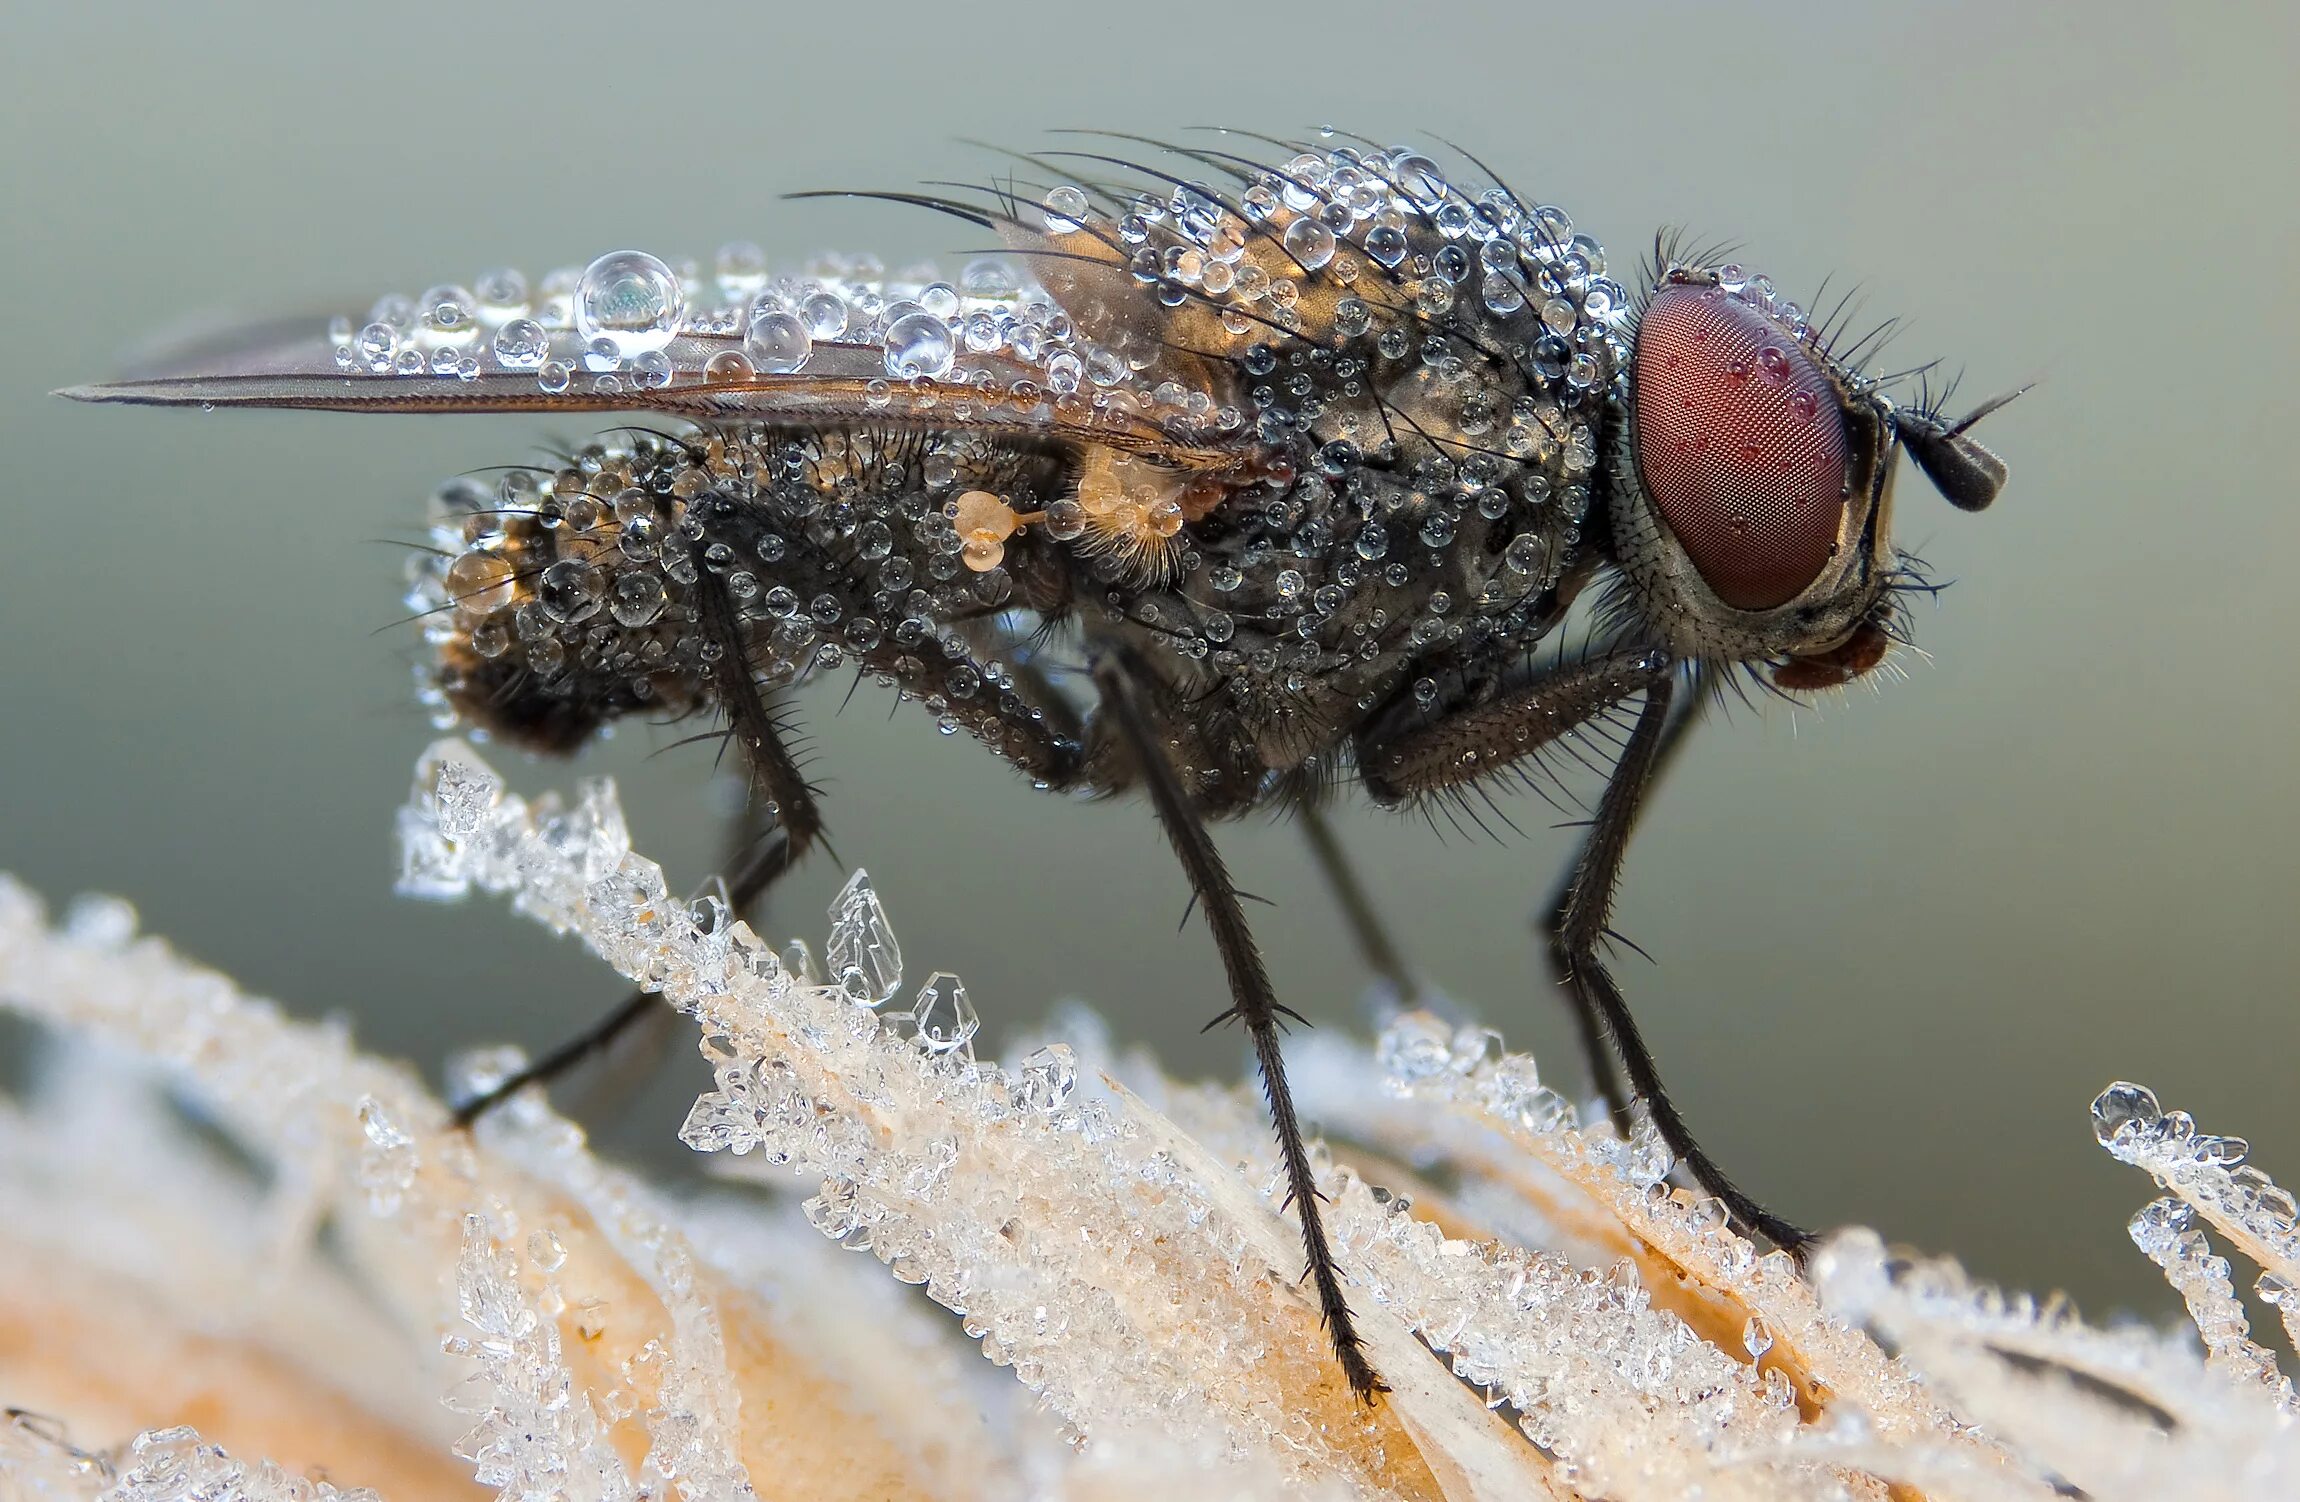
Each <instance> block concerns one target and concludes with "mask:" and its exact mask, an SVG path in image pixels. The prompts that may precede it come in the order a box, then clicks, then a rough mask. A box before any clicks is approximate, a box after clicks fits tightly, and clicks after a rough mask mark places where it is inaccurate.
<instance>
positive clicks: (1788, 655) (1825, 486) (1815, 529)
mask: <svg viewBox="0 0 2300 1502" xmlns="http://www.w3.org/2000/svg"><path fill="white" fill-rule="evenodd" d="M1993 405H1994V404H1992V406H1991V407H1988V408H1983V409H1982V411H1981V412H1977V413H1975V414H1973V416H1971V417H1969V418H1967V419H1965V421H1964V422H1962V423H1960V424H1957V425H1956V426H1954V427H1950V426H1946V425H1944V424H1942V423H1941V422H1939V420H1938V419H1937V418H1935V417H1934V416H1933V415H1931V414H1930V413H1927V412H1921V411H1914V410H1910V411H1903V410H1901V409H1898V408H1896V407H1895V406H1894V405H1893V404H1892V403H1891V402H1890V401H1888V400H1887V399H1886V398H1885V397H1884V396H1883V395H1882V394H1881V393H1880V392H1878V391H1877V390H1876V388H1875V383H1874V382H1872V381H1870V380H1869V379H1867V378H1866V377H1864V376H1862V375H1861V374H1859V373H1858V372H1856V371H1854V370H1852V369H1851V368H1849V367H1848V366H1847V365H1845V364H1843V363H1841V362H1840V361H1839V360H1838V359H1836V358H1835V357H1834V356H1832V355H1831V354H1830V352H1829V350H1828V349H1827V348H1826V346H1825V344H1824V342H1823V340H1822V339H1821V338H1820V337H1819V336H1818V335H1816V333H1815V332H1814V330H1813V329H1812V328H1811V326H1810V325H1808V324H1807V323H1805V321H1804V320H1803V318H1802V316H1801V314H1800V312H1799V310H1798V309H1797V308H1796V306H1795V305H1794V304H1792V303H1784V302H1779V301H1776V300H1775V299H1774V297H1773V296H1772V294H1771V291H1770V287H1769V285H1768V284H1767V283H1766V281H1765V279H1764V278H1762V277H1759V278H1756V279H1755V280H1753V281H1752V280H1750V279H1748V278H1746V277H1745V276H1744V275H1743V273H1742V272H1741V270H1740V268H1738V267H1735V266H1724V267H1720V268H1716V269H1713V270H1712V269H1708V268H1701V267H1687V266H1675V265H1672V266H1668V267H1665V268H1664V270H1663V272H1662V274H1661V277H1660V280H1659V284H1658V285H1657V287H1656V288H1655V290H1654V292H1653V295H1652V296H1651V298H1650V299H1648V301H1647V304H1646V307H1645V310H1644V313H1643V315H1642V317H1641V318H1640V320H1639V323H1638V327H1637V331H1636V336H1635V340H1634V343H1633V353H1632V357H1631V379H1630V383H1629V401H1628V411H1627V422H1626V428H1625V432H1624V433H1623V435H1622V436H1621V439H1620V440H1619V441H1618V442H1617V445H1616V451H1615V461H1614V475H1613V480H1614V484H1613V491H1612V508H1613V528H1614V537H1615V545H1616V549H1617V551H1618V553H1619V561H1620V564H1621V569H1622V573H1623V576H1624V578H1625V579H1626V580H1627V588H1628V595H1629V599H1630V601H1631V604H1632V607H1633V609H1634V612H1635V613H1636V614H1637V615H1638V616H1639V617H1641V618H1642V620H1643V621H1644V623H1645V625H1646V626H1647V628H1648V629H1649V630H1650V631H1651V632H1653V633H1654V634H1655V635H1656V636H1658V637H1659V639H1660V640H1661V641H1662V642H1663V643H1664V644H1665V645H1667V646H1668V647H1669V648H1670V649H1671V650H1673V651H1675V652H1677V653H1678V654H1680V655H1682V656H1686V657H1693V658H1701V659H1707V660H1711V661H1721V662H1734V663H1760V662H1764V663H1771V664H1772V665H1773V666H1772V676H1773V681H1774V682H1775V683H1776V684H1777V685H1779V686H1780V687H1782V688H1787V689H1811V688H1825V687H1829V686H1832V685H1835V684H1840V683H1845V682H1848V681H1850V680H1851V679H1853V678H1856V677H1858V676H1860V675H1861V674H1863V673H1865V672H1867V671H1869V670H1870V669H1871V668H1874V667H1875V666H1877V664H1878V663H1880V662H1882V661H1883V660H1884V657H1885V654H1886V652H1887V650H1888V649H1889V647H1890V645H1891V642H1892V640H1893V635H1894V633H1893V629H1892V616H1893V611H1894V599H1893V585H1894V584H1895V583H1896V582H1897V581H1898V580H1900V579H1901V578H1903V577H1904V571H1903V570H1902V569H1901V568H1900V566H1899V563H1898V557H1897V555H1896V554H1895V552H1894V551H1893V546H1892V498H1893V474H1894V470H1895V468H1896V465H1897V461H1898V459H1899V457H1900V451H1901V449H1902V448H1904V447H1906V448H1908V449H1909V450H1910V451H1911V454H1912V456H1913V457H1915V458H1916V460H1917V462H1918V464H1919V466H1920V467H1921V468H1923V469H1924V470H1925V471H1926V473H1927V474H1928V475H1930V476H1931V477H1932V478H1933V480H1934V482H1935V483H1936V484H1937V485H1938V486H1939V487H1940V488H1941V490H1942V491H1943V493H1944V494H1946V495H1947V496H1948V497H1949V499H1950V500H1951V501H1952V502H1954V503H1956V504H1957V505H1959V506H1961V507H1963V508H1964V509H1967V510H1979V509H1980V508H1981V507H1984V506H1986V505H1987V504H1988V503H1989V502H1990V501H1991V500H1993V499H1994V498H1995V495H1996V490H1997V487H1998V486H1999V485H2000V484H2001V483H2002V482H2003V478H2004V468H2003V465H2002V464H2001V463H2000V462H1999V461H1998V460H1997V459H1996V458H1995V456H1993V455H1991V454H1990V453H1989V452H1988V451H1987V450H1986V449H1984V448H1982V447H1981V446H1980V445H1979V444H1977V443H1974V442H1973V441H1972V440H1970V439H1969V438H1967V437H1965V436H1964V430H1965V429H1966V428H1967V427H1969V426H1970V425H1971V424H1972V423H1973V422H1975V421H1977V420H1978V419H1979V418H1980V417H1981V416H1982V415H1985V413H1986V412H1987V411H1989V410H1993Z"/></svg>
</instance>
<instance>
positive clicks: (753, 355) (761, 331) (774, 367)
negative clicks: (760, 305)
mask: <svg viewBox="0 0 2300 1502" xmlns="http://www.w3.org/2000/svg"><path fill="white" fill-rule="evenodd" d="M814 348H815V341H814V338H813V336H811V335H810V334H808V332H807V327H806V325H805V324H803V323H801V322H800V321H799V319H798V315H796V314H794V313H785V312H782V311H780V310H779V309H767V310H764V311H762V312H759V313H755V314H753V315H752V316H751V326H750V328H749V329H748V330H746V331H745V333H744V335H743V353H745V354H746V355H748V356H750V359H751V364H752V365H753V366H755V367H757V368H758V369H760V370H763V371H765V372H767V373H768V374H770V375H782V374H785V373H787V372H790V371H793V370H796V369H798V368H799V367H800V366H801V365H804V364H806V363H807V356H808V355H810V354H812V353H814Z"/></svg>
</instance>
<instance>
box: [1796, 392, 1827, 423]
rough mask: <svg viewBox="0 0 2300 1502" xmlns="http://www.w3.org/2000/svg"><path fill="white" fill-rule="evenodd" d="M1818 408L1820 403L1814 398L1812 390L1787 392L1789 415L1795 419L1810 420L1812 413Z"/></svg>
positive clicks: (1800, 420)
mask: <svg viewBox="0 0 2300 1502" xmlns="http://www.w3.org/2000/svg"><path fill="white" fill-rule="evenodd" d="M1820 410H1821V404H1820V403H1819V402H1818V401H1816V400H1814V398H1813V393H1812V392H1810V391H1792V392H1790V393H1789V415H1790V416H1791V417H1794V418H1796V419H1797V421H1799V422H1811V421H1812V420H1813V417H1814V415H1815V414H1816V413H1818V412H1819V411H1820Z"/></svg>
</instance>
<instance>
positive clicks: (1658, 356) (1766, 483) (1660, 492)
mask: <svg viewBox="0 0 2300 1502" xmlns="http://www.w3.org/2000/svg"><path fill="white" fill-rule="evenodd" d="M1636 400H1637V472H1638V477H1639V479H1641V480H1642V481H1643V482H1644V484H1645V493H1646V494H1647V495H1649V496H1651V497H1652V498H1653V504H1654V505H1655V506H1657V507H1659V508H1660V510H1661V515H1662V517H1663V519H1664V520H1666V521H1667V522H1668V523H1669V530H1670V531H1671V532H1673V533H1675V534H1676V537H1677V541H1678V543H1679V545H1681V546H1682V547H1683V548H1684V549H1685V554H1686V556H1687V557H1688V558H1690V559H1691V560H1692V562H1693V566H1694V568H1696V569H1698V570H1699V571H1700V573H1701V577H1702V579H1703V580H1704V581H1705V582H1707V584H1708V585H1709V587H1710V589H1711V590H1713V591H1714V592H1715V593H1716V595H1717V598H1718V599H1720V600H1722V601H1724V602H1725V603H1726V604H1727V605H1729V606H1731V607H1732V608H1733V609H1735V610H1771V609H1772V608H1773V607H1775V606H1777V605H1782V604H1786V603H1787V602H1788V601H1790V600H1793V599H1795V598H1796V597H1797V596H1798V595H1799V594H1801V593H1803V592H1804V590H1805V589H1806V588H1807V587H1808V586H1810V585H1811V584H1812V582H1813V581H1814V580H1815V579H1817V578H1819V577H1820V576H1821V570H1822V569H1824V568H1826V567H1827V566H1828V563H1829V554H1830V549H1831V548H1832V547H1833V546H1834V545H1835V543H1836V541H1837V533H1838V528H1839V526H1840V524H1841V522H1842V520H1843V517H1844V506H1845V469H1846V463H1847V455H1848V454H1849V452H1850V450H1851V442H1850V440H1849V438H1848V437H1847V435H1846V431H1845V418H1844V413H1843V412H1842V411H1841V410H1840V408H1839V406H1838V403H1837V396H1836V392H1835V390H1834V389H1833V388H1832V387H1831V386H1830V384H1829V381H1828V378H1827V377H1826V376H1824V375H1823V374H1822V373H1821V369H1820V367H1819V366H1818V365H1816V364H1814V363H1813V361H1812V359H1811V358H1810V357H1809V356H1807V355H1806V353H1805V352H1804V350H1803V349H1802V348H1800V347H1799V346H1798V344H1797V341H1795V340H1794V339H1791V338H1790V337H1789V336H1788V335H1786V334H1785V333H1783V332H1782V331H1781V330H1780V329H1779V328H1777V327H1776V326H1775V325H1774V324H1773V323H1772V321H1771V320H1770V319H1768V318H1766V317H1765V315H1764V314H1762V313H1760V312H1758V311H1757V310H1756V309H1755V308H1752V307H1750V306H1749V305H1748V304H1746V303H1744V302H1741V301H1740V300H1739V299H1737V298H1735V297H1733V296H1731V295H1730V294H1729V293H1727V292H1726V291H1725V290H1724V289H1723V288H1721V287H1696V286H1685V287H1666V288H1664V289H1662V290H1661V291H1660V292H1659V293H1657V294H1655V296H1654V298H1653V301H1652V303H1651V305H1650V306H1648V307H1647V309H1646V311H1645V317H1644V320H1643V321H1642V322H1641V323H1640V324H1639V326H1638V331H1637V359H1636Z"/></svg>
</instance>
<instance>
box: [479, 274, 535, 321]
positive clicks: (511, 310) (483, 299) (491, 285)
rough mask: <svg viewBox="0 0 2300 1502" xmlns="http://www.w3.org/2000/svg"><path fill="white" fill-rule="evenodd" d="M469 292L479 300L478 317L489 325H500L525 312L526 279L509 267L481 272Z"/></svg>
mask: <svg viewBox="0 0 2300 1502" xmlns="http://www.w3.org/2000/svg"><path fill="white" fill-rule="evenodd" d="M471 290H472V293H473V295H475V296H476V297H477V298H478V299H479V316H480V317H481V318H483V319H485V320H486V321H487V322H489V323H502V322H504V321H505V320H506V319H511V318H517V317H519V316H520V315H521V314H523V313H525V312H526V311H527V278H525V277H523V276H521V275H520V274H519V273H518V272H517V271H515V270H513V269H512V268H511V267H509V266H498V267H496V268H495V269H494V270H492V271H482V272H481V273H480V274H479V280H478V281H476V282H474V283H473V284H472V288H471Z"/></svg>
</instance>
